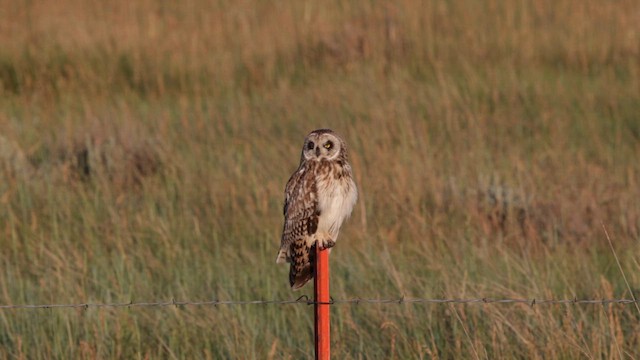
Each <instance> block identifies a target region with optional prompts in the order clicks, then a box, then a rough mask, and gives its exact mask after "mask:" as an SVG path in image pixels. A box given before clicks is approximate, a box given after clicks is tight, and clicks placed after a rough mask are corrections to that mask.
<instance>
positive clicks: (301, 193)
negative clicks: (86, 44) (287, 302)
mask: <svg viewBox="0 0 640 360" xmlns="http://www.w3.org/2000/svg"><path fill="white" fill-rule="evenodd" d="M357 198H358V189H357V188H356V183H355V182H354V181H353V175H352V173H351V165H349V162H348V161H347V145H346V144H345V142H344V141H343V140H342V139H341V138H340V137H339V136H338V134H336V133H335V132H333V131H332V130H329V129H319V130H314V131H312V132H311V133H310V134H309V135H307V137H306V138H305V139H304V145H303V147H302V157H301V158H300V166H299V167H298V170H296V171H295V172H294V173H293V175H291V178H290V179H289V182H287V186H286V188H285V199H284V229H283V230H282V242H281V244H280V251H279V252H278V257H277V259H276V263H279V264H280V263H284V262H285V261H286V262H289V263H291V267H290V269H289V284H290V285H291V288H292V289H293V290H297V289H299V288H301V287H302V286H303V285H304V284H306V283H307V281H309V280H310V279H311V278H312V277H313V264H314V254H315V252H314V250H315V248H314V246H315V245H316V244H318V246H320V247H321V248H330V247H333V246H334V245H335V243H336V239H337V238H338V233H339V232H340V226H341V225H342V222H343V221H344V220H345V219H346V218H348V217H349V215H350V214H351V210H352V209H353V205H354V204H355V202H356V200H357Z"/></svg>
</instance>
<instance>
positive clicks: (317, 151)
mask: <svg viewBox="0 0 640 360" xmlns="http://www.w3.org/2000/svg"><path fill="white" fill-rule="evenodd" d="M318 156H320V146H316V157H318Z"/></svg>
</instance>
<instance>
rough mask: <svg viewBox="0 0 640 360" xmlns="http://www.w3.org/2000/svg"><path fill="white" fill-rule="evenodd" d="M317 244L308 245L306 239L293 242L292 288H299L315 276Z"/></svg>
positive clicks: (290, 273)
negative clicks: (314, 265)
mask: <svg viewBox="0 0 640 360" xmlns="http://www.w3.org/2000/svg"><path fill="white" fill-rule="evenodd" d="M315 253H316V251H315V245H313V246H308V245H307V244H306V242H305V241H296V242H294V243H293V256H292V258H291V267H290V268H289V284H290V285H291V290H298V289H300V288H301V287H303V286H304V285H305V284H306V283H307V282H309V280H311V279H312V278H313V271H314V269H313V264H314V262H315Z"/></svg>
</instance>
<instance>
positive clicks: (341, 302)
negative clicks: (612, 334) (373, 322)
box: [0, 295, 640, 310]
mask: <svg viewBox="0 0 640 360" xmlns="http://www.w3.org/2000/svg"><path fill="white" fill-rule="evenodd" d="M639 302H640V300H634V299H578V298H574V299H535V298H533V299H515V298H503V299H500V298H468V299H427V298H407V297H404V296H403V297H400V298H396V299H394V298H385V299H376V298H351V299H331V301H329V302H317V301H314V300H312V299H310V298H309V297H308V296H306V295H303V296H300V297H299V298H297V299H291V300H239V301H238V300H209V301H178V300H175V299H171V300H169V301H147V302H133V301H131V302H127V303H90V302H87V303H77V304H15V305H0V310H11V309H65V308H70V309H74V308H75V309H77V308H80V309H89V308H134V307H167V306H176V307H178V306H223V305H291V304H297V305H300V304H302V305H315V304H319V305H360V304H397V305H401V304H463V305H471V304H525V305H529V306H531V307H533V306H535V305H602V306H606V305H614V304H618V305H629V304H634V305H637V304H638V303H639Z"/></svg>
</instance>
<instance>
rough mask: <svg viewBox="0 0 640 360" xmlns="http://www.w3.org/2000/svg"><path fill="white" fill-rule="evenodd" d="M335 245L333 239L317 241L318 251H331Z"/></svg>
mask: <svg viewBox="0 0 640 360" xmlns="http://www.w3.org/2000/svg"><path fill="white" fill-rule="evenodd" d="M335 245H336V242H335V241H333V239H324V240H318V246H320V250H326V249H331V248H332V247H334V246H335Z"/></svg>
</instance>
